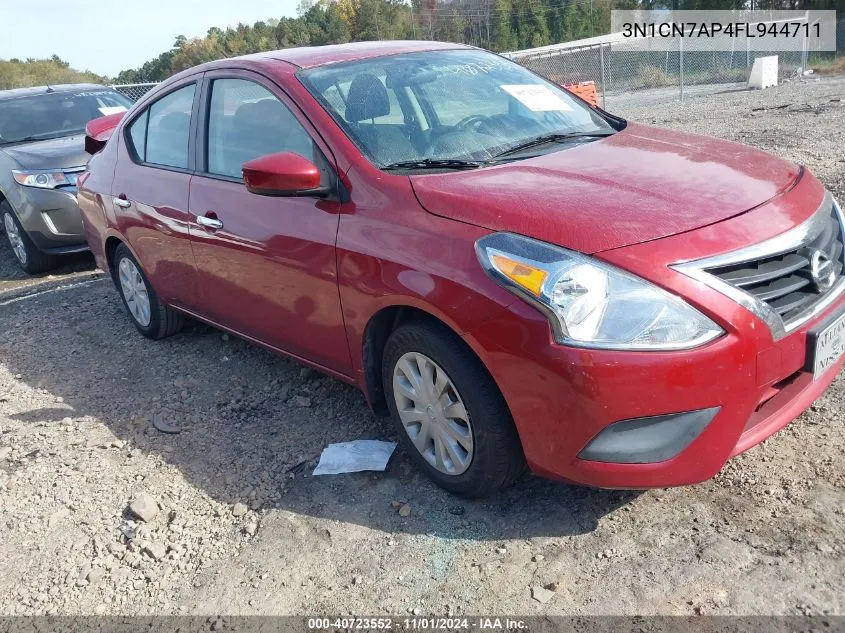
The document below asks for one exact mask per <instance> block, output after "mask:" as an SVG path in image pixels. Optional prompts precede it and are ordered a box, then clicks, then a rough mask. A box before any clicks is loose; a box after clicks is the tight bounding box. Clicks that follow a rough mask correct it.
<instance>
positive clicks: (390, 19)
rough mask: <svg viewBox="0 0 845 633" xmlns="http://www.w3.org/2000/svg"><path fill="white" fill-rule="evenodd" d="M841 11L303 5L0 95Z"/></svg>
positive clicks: (709, 3)
mask: <svg viewBox="0 0 845 633" xmlns="http://www.w3.org/2000/svg"><path fill="white" fill-rule="evenodd" d="M659 8H679V9H735V8H736V9H748V8H755V9H802V10H804V9H838V10H839V11H845V0H302V2H301V3H300V5H299V7H298V8H297V15H296V17H283V18H273V19H268V20H262V21H259V22H256V23H255V24H252V25H248V24H238V25H237V26H234V27H229V28H219V27H213V28H211V29H209V30H208V32H207V33H206V35H205V36H203V37H195V38H187V37H185V36H184V35H180V36H178V37H177V38H176V39H175V41H174V44H173V46H172V47H171V48H170V49H169V50H167V51H164V52H162V53H161V54H159V55H158V56H157V57H155V58H153V59H151V60H149V61H147V62H146V63H144V64H142V65H141V66H140V67H138V68H131V69H127V70H123V71H121V72H120V73H119V74H118V75H117V77H114V78H111V79H107V78H104V77H98V76H97V75H95V74H93V73H89V72H78V71H75V70H73V69H72V68H70V67H69V65H68V64H67V62H64V61H63V60H61V59H60V58H59V57H57V56H56V55H54V56H53V57H52V58H51V59H49V60H33V59H28V60H25V61H21V60H9V61H2V60H0V89H4V88H9V87H15V86H23V85H44V84H49V83H68V82H72V81H96V82H99V83H144V82H154V81H162V80H163V79H166V78H167V77H169V76H171V75H173V74H175V73H177V72H179V71H181V70H185V69H186V68H190V67H192V66H196V65H197V64H201V63H203V62H207V61H212V60H215V59H221V58H225V57H235V56H237V55H246V54H249V53H258V52H261V51H268V50H276V49H281V48H290V47H292V46H319V45H323V44H340V43H345V42H357V41H364V40H391V39H426V40H441V41H449V42H463V43H467V44H473V45H476V46H481V47H484V48H488V49H490V50H493V51H497V52H502V51H512V50H519V49H524V48H534V47H537V46H545V45H547V44H554V43H558V42H568V41H572V40H578V39H583V38H585V37H592V36H595V35H602V34H605V33H608V32H609V30H610V12H611V9H659Z"/></svg>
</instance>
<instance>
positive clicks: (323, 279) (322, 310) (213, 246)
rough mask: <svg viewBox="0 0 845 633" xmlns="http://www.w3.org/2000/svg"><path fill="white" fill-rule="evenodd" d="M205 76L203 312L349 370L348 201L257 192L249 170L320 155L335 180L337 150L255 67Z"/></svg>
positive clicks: (199, 260)
mask: <svg viewBox="0 0 845 633" xmlns="http://www.w3.org/2000/svg"><path fill="white" fill-rule="evenodd" d="M206 78H207V81H206V84H205V88H204V91H205V95H206V96H205V97H204V98H203V100H202V102H203V103H204V104H207V106H206V107H205V108H204V109H203V113H202V118H201V122H204V124H203V125H200V126H199V129H200V130H203V132H202V133H201V136H202V138H201V139H200V145H199V147H200V151H199V152H198V153H197V160H198V162H199V163H200V164H199V165H198V172H199V173H197V174H196V175H195V176H194V177H193V179H192V180H191V185H190V210H191V214H192V217H193V218H194V221H193V222H192V223H191V225H190V232H191V239H192V246H193V251H194V257H195V260H196V265H197V271H198V275H199V285H200V290H201V293H202V309H201V313H202V314H203V315H204V316H207V317H208V318H210V319H212V320H214V321H216V322H217V323H219V324H220V325H223V326H225V327H229V328H231V329H233V330H235V331H237V332H238V333H240V334H243V335H246V336H248V337H251V338H254V339H257V340H258V341H261V342H262V343H265V344H267V345H270V346H272V347H274V348H277V349H280V350H283V351H286V352H288V353H291V354H294V355H296V356H300V357H303V358H306V359H308V360H310V361H312V362H315V363H318V364H320V365H323V366H325V367H327V368H329V369H333V370H335V371H338V372H340V373H343V374H347V375H350V374H351V373H352V370H351V361H350V356H349V348H348V345H347V340H346V332H345V329H344V327H343V318H342V315H341V308H340V298H339V294H338V286H337V268H336V258H335V241H336V238H337V228H338V218H339V215H338V214H339V211H340V202H339V201H338V200H336V199H321V198H317V197H290V198H288V197H269V196H261V195H256V194H251V193H249V192H248V191H247V189H246V187H245V186H244V184H243V181H242V172H241V166H242V165H243V164H244V163H245V162H247V161H249V160H251V159H253V158H257V157H258V156H263V155H266V154H272V153H275V152H282V151H289V152H296V153H298V154H301V155H302V156H304V157H306V158H308V159H309V160H312V161H314V163H315V164H317V166H318V167H319V168H320V170H321V172H322V174H323V179H324V183H327V182H328V180H329V179H331V178H333V177H335V172H334V170H333V169H332V167H331V165H330V162H329V160H330V159H329V158H328V157H329V156H331V154H330V153H329V152H328V151H327V148H325V147H324V146H322V147H321V145H319V144H318V143H316V142H315V141H314V140H313V134H312V132H311V129H310V126H309V127H308V129H306V127H305V126H306V125H308V123H307V121H304V120H302V121H300V119H298V118H297V116H295V115H294V114H293V112H292V110H293V109H294V108H292V107H289V104H288V103H286V101H287V98H286V97H285V96H284V94H283V93H281V91H279V90H278V88H276V87H275V86H274V85H273V84H272V83H270V82H269V81H267V80H265V79H263V78H262V77H260V76H258V75H254V74H253V73H249V72H247V71H226V72H223V71H221V72H220V73H218V74H215V73H207V74H206ZM200 217H202V218H205V219H207V220H215V221H216V222H205V221H203V220H200V221H197V219H198V218H200ZM212 225H213V226H212Z"/></svg>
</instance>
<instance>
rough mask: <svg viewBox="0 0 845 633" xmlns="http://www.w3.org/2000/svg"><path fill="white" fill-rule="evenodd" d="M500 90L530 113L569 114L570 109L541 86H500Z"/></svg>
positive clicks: (548, 89) (546, 88)
mask: <svg viewBox="0 0 845 633" xmlns="http://www.w3.org/2000/svg"><path fill="white" fill-rule="evenodd" d="M502 90H504V91H505V92H507V93H508V94H509V95H511V96H512V97H513V98H514V99H517V100H518V101H519V102H520V103H521V104H522V105H524V106H525V107H526V108H528V109H529V110H531V111H532V112H550V111H557V112H571V111H572V107H571V106H570V105H569V104H568V103H566V101H564V100H563V99H561V98H560V97H559V96H558V95H556V94H555V93H554V92H552V91H551V89H550V88H549V87H548V86H544V85H542V84H517V85H510V86H502Z"/></svg>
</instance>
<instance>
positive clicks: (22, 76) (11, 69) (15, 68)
mask: <svg viewBox="0 0 845 633" xmlns="http://www.w3.org/2000/svg"><path fill="white" fill-rule="evenodd" d="M73 83H97V84H101V83H106V79H105V78H104V77H100V76H99V75H95V74H94V73H91V72H87V71H86V72H80V71H78V70H74V69H73V68H71V67H70V64H68V63H67V62H66V61H64V60H63V59H60V58H59V57H58V56H57V55H53V56H52V57H51V58H50V59H31V58H30V59H27V60H23V61H21V60H20V59H10V60H3V59H0V90H8V89H10V88H27V87H29V86H48V85H51V84H53V85H58V84H73Z"/></svg>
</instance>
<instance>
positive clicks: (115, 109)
mask: <svg viewBox="0 0 845 633" xmlns="http://www.w3.org/2000/svg"><path fill="white" fill-rule="evenodd" d="M97 109H98V110H99V111H100V114H102V115H103V116H109V115H110V114H117V113H118V112H126V108H124V107H123V106H110V107H107V108H97Z"/></svg>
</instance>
